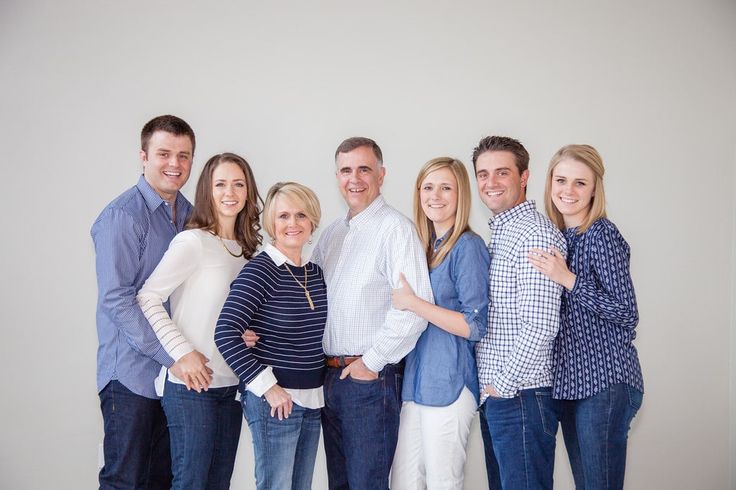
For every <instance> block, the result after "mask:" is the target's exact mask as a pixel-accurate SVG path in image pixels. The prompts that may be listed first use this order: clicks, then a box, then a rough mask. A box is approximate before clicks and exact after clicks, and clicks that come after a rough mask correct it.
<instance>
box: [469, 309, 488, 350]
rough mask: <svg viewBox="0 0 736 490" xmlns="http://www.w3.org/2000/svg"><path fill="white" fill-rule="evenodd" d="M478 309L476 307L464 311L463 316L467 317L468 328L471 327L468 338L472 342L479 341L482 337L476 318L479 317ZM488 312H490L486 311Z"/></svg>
mask: <svg viewBox="0 0 736 490" xmlns="http://www.w3.org/2000/svg"><path fill="white" fill-rule="evenodd" d="M478 313H479V312H478V309H477V308H475V309H473V310H471V311H469V312H467V313H463V317H464V318H465V323H467V324H468V329H470V335H468V340H469V341H471V342H478V341H479V340H480V339H481V337H480V336H479V335H478V324H477V323H475V319H476V318H478ZM486 314H488V312H486Z"/></svg>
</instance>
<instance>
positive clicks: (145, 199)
mask: <svg viewBox="0 0 736 490" xmlns="http://www.w3.org/2000/svg"><path fill="white" fill-rule="evenodd" d="M191 210H192V205H191V204H190V203H189V201H187V200H186V198H185V197H184V196H183V195H182V194H181V193H177V195H176V223H174V222H173V221H172V212H171V206H169V204H168V203H167V202H166V201H164V200H163V199H161V196H159V195H158V193H157V192H156V191H155V190H154V189H153V188H152V187H151V186H150V184H149V183H148V182H146V180H145V179H144V178H143V176H142V175H141V177H140V179H138V183H137V184H136V185H135V186H134V187H132V188H130V189H128V190H127V191H125V192H124V193H122V194H121V195H120V196H118V197H117V198H115V199H114V200H113V201H112V202H111V203H110V204H108V205H107V207H105V209H103V210H102V213H100V215H99V216H98V217H97V219H96V220H95V222H94V224H93V225H92V231H91V233H92V240H93V241H94V244H95V252H96V254H97V259H96V265H97V288H98V293H99V296H98V300H97V337H98V339H99V343H100V345H99V347H98V349H97V391H98V392H99V391H102V389H103V388H104V387H105V386H106V385H107V384H108V383H109V382H110V380H113V379H117V380H118V381H120V382H121V383H122V384H123V385H124V386H125V387H126V388H128V389H129V390H130V391H132V392H133V393H136V394H138V395H141V396H145V397H146V398H158V397H157V396H156V391H155V389H154V386H153V381H154V379H155V378H156V376H157V375H158V373H159V371H160V369H161V365H165V366H167V367H168V366H171V364H172V363H173V359H171V357H169V355H168V354H167V353H166V351H165V350H164V349H163V347H161V344H160V343H159V341H158V339H157V338H156V334H154V332H153V329H152V328H151V325H150V324H149V323H148V320H146V317H145V316H143V312H142V311H141V308H140V306H138V302H137V301H136V294H137V293H138V290H139V289H140V288H141V286H143V283H144V282H145V281H146V279H148V276H149V275H151V272H153V270H154V269H155V268H156V266H157V265H158V263H159V261H160V260H161V257H163V255H164V252H166V249H167V248H168V247H169V242H170V241H171V240H172V238H174V236H175V235H176V234H177V233H179V232H180V231H182V230H183V229H184V223H185V222H186V220H187V218H188V217H189V214H190V213H191ZM166 306H167V309H168V305H166Z"/></svg>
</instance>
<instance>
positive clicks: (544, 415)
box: [534, 391, 559, 437]
mask: <svg viewBox="0 0 736 490" xmlns="http://www.w3.org/2000/svg"><path fill="white" fill-rule="evenodd" d="M534 395H535V398H536V399H537V407H538V408H539V418H540V420H541V422H542V428H543V429H544V433H545V434H547V435H548V436H550V437H557V425H558V424H559V416H558V413H557V401H555V400H553V399H552V392H551V391H537V392H535V393H534Z"/></svg>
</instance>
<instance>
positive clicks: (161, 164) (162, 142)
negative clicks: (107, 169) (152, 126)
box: [141, 131, 194, 201]
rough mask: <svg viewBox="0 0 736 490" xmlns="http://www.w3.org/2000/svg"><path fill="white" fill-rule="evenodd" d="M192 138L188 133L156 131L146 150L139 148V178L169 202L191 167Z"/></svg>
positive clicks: (185, 178) (182, 183)
mask: <svg viewBox="0 0 736 490" xmlns="http://www.w3.org/2000/svg"><path fill="white" fill-rule="evenodd" d="M193 154H194V152H193V150H192V141H191V140H190V139H189V136H186V135H181V136H176V135H174V134H171V133H167V132H166V131H156V132H155V133H153V134H152V135H151V139H150V140H148V149H147V150H145V151H144V150H141V163H143V177H144V178H145V179H146V182H148V183H149V184H150V185H151V187H153V189H154V190H155V191H156V192H157V193H158V195H159V196H161V199H164V200H165V201H173V200H174V199H175V198H176V193H177V191H179V189H181V188H182V187H183V186H184V184H186V183H187V179H188V178H189V172H190V171H191V169H192V157H193Z"/></svg>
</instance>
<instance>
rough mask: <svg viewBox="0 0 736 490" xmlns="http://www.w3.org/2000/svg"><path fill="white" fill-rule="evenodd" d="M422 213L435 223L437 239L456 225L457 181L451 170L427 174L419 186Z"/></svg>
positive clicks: (445, 169) (440, 170)
mask: <svg viewBox="0 0 736 490" xmlns="http://www.w3.org/2000/svg"><path fill="white" fill-rule="evenodd" d="M419 201H420V203H421V204H422V211H424V214H425V215H426V216H427V218H429V220H430V221H432V223H434V228H435V233H436V234H437V237H438V238H439V237H442V236H443V235H444V234H445V233H446V232H447V231H448V230H449V229H450V228H452V225H453V224H454V223H455V213H457V180H456V179H455V176H454V175H453V173H452V172H451V171H450V169H449V168H447V167H445V168H440V169H438V170H434V171H433V172H430V173H428V174H427V176H426V177H424V180H422V183H421V184H420V185H419Z"/></svg>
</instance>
